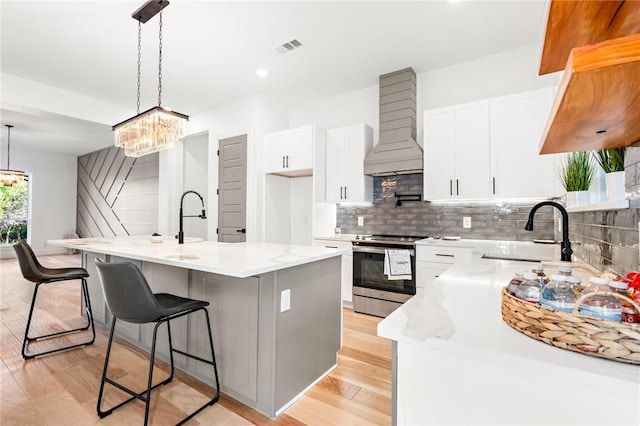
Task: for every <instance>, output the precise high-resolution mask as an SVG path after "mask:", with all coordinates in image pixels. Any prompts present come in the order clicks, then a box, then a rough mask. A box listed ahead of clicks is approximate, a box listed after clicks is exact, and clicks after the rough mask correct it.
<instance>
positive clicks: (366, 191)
mask: <svg viewBox="0 0 640 426" xmlns="http://www.w3.org/2000/svg"><path fill="white" fill-rule="evenodd" d="M372 147H373V129H372V128H371V127H369V126H367V125H366V124H357V125H354V126H347V127H341V128H337V129H330V130H327V175H326V176H327V185H326V191H327V197H326V198H327V199H326V201H327V202H328V203H344V202H364V201H368V202H370V201H371V200H372V198H373V178H372V177H371V176H365V174H364V157H365V155H366V154H367V152H369V150H370V149H371V148H372Z"/></svg>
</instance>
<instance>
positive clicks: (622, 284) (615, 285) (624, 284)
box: [609, 281, 629, 290]
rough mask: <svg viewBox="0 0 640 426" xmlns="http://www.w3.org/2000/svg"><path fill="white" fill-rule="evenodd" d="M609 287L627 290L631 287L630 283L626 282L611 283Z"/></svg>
mask: <svg viewBox="0 0 640 426" xmlns="http://www.w3.org/2000/svg"><path fill="white" fill-rule="evenodd" d="M609 287H613V288H619V289H622V290H626V289H627V288H628V287H629V283H628V282H626V281H609Z"/></svg>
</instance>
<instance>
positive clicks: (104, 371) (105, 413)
mask: <svg viewBox="0 0 640 426" xmlns="http://www.w3.org/2000/svg"><path fill="white" fill-rule="evenodd" d="M115 329H116V317H113V320H112V321H111V331H110V332H109V343H107V353H106V355H105V357H104V367H103V369H102V379H101V380H100V392H98V405H97V407H96V408H97V410H98V416H100V418H103V417H106V416H108V415H109V414H111V413H112V412H113V408H111V409H109V410H107V411H102V409H101V408H100V406H101V405H102V394H103V392H104V384H105V382H106V381H107V369H108V368H109V356H110V355H111V344H112V343H113V334H114V331H115Z"/></svg>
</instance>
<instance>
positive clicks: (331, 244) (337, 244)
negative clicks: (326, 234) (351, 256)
mask: <svg viewBox="0 0 640 426" xmlns="http://www.w3.org/2000/svg"><path fill="white" fill-rule="evenodd" d="M312 245H313V246H314V247H327V248H339V249H348V250H349V251H351V249H352V247H353V244H351V241H337V240H331V239H326V240H323V239H318V238H314V239H313V242H312Z"/></svg>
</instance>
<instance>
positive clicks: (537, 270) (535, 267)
mask: <svg viewBox="0 0 640 426" xmlns="http://www.w3.org/2000/svg"><path fill="white" fill-rule="evenodd" d="M531 270H532V271H534V272H543V271H544V266H542V265H535V266H534V267H533V268H531Z"/></svg>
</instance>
